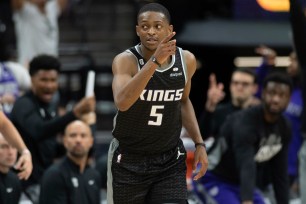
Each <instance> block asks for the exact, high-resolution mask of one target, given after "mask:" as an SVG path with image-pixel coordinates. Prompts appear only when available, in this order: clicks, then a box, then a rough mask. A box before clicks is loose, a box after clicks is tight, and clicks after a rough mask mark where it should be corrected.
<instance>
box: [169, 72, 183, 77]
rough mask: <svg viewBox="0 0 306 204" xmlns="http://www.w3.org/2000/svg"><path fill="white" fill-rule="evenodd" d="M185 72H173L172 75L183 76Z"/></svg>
mask: <svg viewBox="0 0 306 204" xmlns="http://www.w3.org/2000/svg"><path fill="white" fill-rule="evenodd" d="M182 75H183V73H182V72H177V73H171V74H170V77H178V76H182Z"/></svg>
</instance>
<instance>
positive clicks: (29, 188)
mask: <svg viewBox="0 0 306 204" xmlns="http://www.w3.org/2000/svg"><path fill="white" fill-rule="evenodd" d="M29 72H30V76H31V80H32V90H31V91H29V92H27V93H25V95H23V96H22V97H20V98H18V99H17V100H16V102H15V104H14V107H13V110H12V112H11V120H12V122H13V124H14V125H15V127H16V128H17V130H18V131H19V132H20V134H21V135H22V138H23V140H24V142H25V143H26V145H27V146H28V148H29V150H30V152H31V153H32V159H33V166H34V167H33V173H32V175H31V176H30V178H29V179H28V180H27V181H25V182H23V187H24V188H25V191H26V193H27V195H28V197H30V199H31V200H32V201H33V202H37V199H38V194H39V182H40V179H41V177H42V175H43V173H44V171H45V170H46V169H47V168H48V167H49V166H50V165H51V164H52V163H53V161H54V159H55V158H56V154H57V152H58V147H59V143H58V141H57V136H58V135H59V134H60V133H61V132H63V131H64V129H65V127H66V125H67V124H68V123H70V122H71V121H74V120H76V119H81V118H84V116H85V115H88V114H90V113H92V112H94V111H95V102H96V101H95V97H94V96H92V97H86V98H82V99H81V100H80V101H79V102H77V103H76V105H75V106H74V107H73V109H72V110H71V111H67V113H66V114H64V115H62V116H59V115H58V106H57V104H55V103H54V96H55V94H56V93H57V91H58V77H59V72H60V62H59V60H58V59H57V58H56V57H53V56H50V55H39V56H37V57H35V58H34V59H33V60H32V61H31V62H30V69H29Z"/></svg>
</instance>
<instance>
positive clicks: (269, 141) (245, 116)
mask: <svg viewBox="0 0 306 204" xmlns="http://www.w3.org/2000/svg"><path fill="white" fill-rule="evenodd" d="M292 89H293V84H292V81H291V79H290V78H289V76H288V75H286V74H283V73H273V74H271V75H268V76H267V78H266V79H265V81H264V83H263V93H262V104H261V105H257V106H254V107H250V108H248V109H245V110H241V111H238V112H236V113H234V114H232V115H231V116H229V117H228V118H227V120H226V121H225V123H224V124H223V126H222V128H221V131H220V136H221V137H220V140H219V141H222V143H220V145H223V149H222V150H223V151H222V152H221V153H222V154H221V158H220V161H219V163H218V164H217V165H216V166H215V167H214V169H212V170H210V171H208V172H207V173H206V174H205V176H204V177H203V178H202V179H201V183H203V184H204V186H205V188H206V190H207V192H208V193H209V194H210V195H211V196H212V197H213V198H214V199H215V200H216V201H217V203H219V204H240V203H242V204H251V203H254V204H264V203H265V202H264V198H263V197H262V195H261V193H260V192H259V188H257V187H264V186H265V185H269V184H272V185H273V187H274V192H275V199H276V202H277V203H278V204H288V203H289V179H288V171H287V166H288V163H287V159H288V145H289V141H290V138H291V129H290V123H289V122H288V121H287V119H286V118H285V117H284V116H283V114H282V113H283V112H284V111H285V109H286V107H287V105H288V103H289V99H290V95H291V93H292ZM194 184H196V181H195V182H194ZM195 191H197V189H195Z"/></svg>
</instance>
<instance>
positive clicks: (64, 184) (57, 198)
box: [39, 120, 101, 204]
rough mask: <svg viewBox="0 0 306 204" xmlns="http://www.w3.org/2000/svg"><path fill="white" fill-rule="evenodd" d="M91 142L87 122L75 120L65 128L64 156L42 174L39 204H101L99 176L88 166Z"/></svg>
mask: <svg viewBox="0 0 306 204" xmlns="http://www.w3.org/2000/svg"><path fill="white" fill-rule="evenodd" d="M93 141H94V140H93V136H92V133H91V129H90V127H89V126H88V125H87V124H86V123H84V122H82V121H80V120H76V121H73V122H71V123H70V124H69V125H68V126H67V127H66V129H65V133H64V136H63V143H64V146H65V149H66V150H67V154H66V157H64V158H63V159H62V160H61V161H59V162H58V163H55V164H53V165H52V166H51V167H50V168H49V169H48V170H47V171H46V172H45V174H44V176H43V178H42V182H41V193H40V202H39V203H40V204H99V203H100V188H101V181H100V180H101V179H100V175H99V173H98V171H97V170H95V169H94V168H91V167H89V166H88V165H87V163H88V162H87V160H88V153H89V150H90V148H91V147H92V145H93Z"/></svg>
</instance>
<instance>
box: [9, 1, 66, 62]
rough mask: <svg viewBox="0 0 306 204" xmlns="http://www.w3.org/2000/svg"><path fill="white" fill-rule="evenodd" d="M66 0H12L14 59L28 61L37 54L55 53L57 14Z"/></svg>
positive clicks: (56, 53) (57, 30)
mask: <svg viewBox="0 0 306 204" xmlns="http://www.w3.org/2000/svg"><path fill="white" fill-rule="evenodd" d="M66 4H67V0H12V6H13V10H14V15H13V17H14V22H15V32H16V41H17V57H18V62H19V63H21V64H22V65H24V66H26V67H28V63H29V62H30V61H31V60H32V58H33V57H35V56H37V55H38V54H50V55H54V56H57V55H58V41H59V28H58V17H59V15H60V14H61V12H62V11H63V10H64V9H65V7H66Z"/></svg>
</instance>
